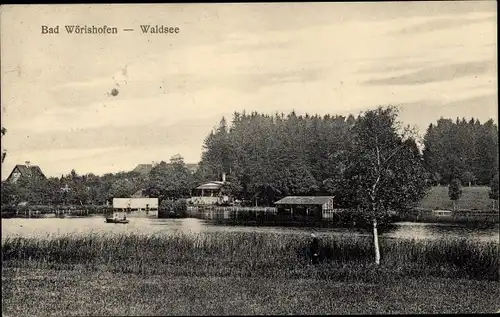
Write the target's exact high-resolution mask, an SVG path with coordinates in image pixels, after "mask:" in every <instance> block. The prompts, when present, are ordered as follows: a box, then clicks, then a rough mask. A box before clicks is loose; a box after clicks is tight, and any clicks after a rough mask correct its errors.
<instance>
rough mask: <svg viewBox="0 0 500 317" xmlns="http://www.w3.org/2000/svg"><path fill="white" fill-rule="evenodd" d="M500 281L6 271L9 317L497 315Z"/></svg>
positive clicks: (4, 286) (4, 289)
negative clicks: (381, 280)
mask: <svg viewBox="0 0 500 317" xmlns="http://www.w3.org/2000/svg"><path fill="white" fill-rule="evenodd" d="M499 297H500V290H499V287H498V282H487V281H474V280H464V279H453V280H450V279H429V278H419V279H405V280H400V281H389V282H384V283H370V282H349V283H346V282H340V281H328V280H321V279H282V278H238V277H186V276H164V275H148V276H142V275H136V274H118V273H111V272H107V271H103V272H99V271H95V272H85V271H78V270H71V271H67V270H29V269H6V270H4V271H3V272H2V315H3V316H6V317H8V316H76V315H80V316H105V315H108V316H109V315H112V316H125V315H135V316H146V315H156V316H162V315H246V314H261V315H264V314H266V315H267V314H270V315H278V314H280V315H281V314H284V315H285V314H296V315H299V314H304V315H313V314H397V313H400V314H421V313H429V314H432V313H488V312H489V313H491V312H496V311H498V309H500V304H498V298H499Z"/></svg>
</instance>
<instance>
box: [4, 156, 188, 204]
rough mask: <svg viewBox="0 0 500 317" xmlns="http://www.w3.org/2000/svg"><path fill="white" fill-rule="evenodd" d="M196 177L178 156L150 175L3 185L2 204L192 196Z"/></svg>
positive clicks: (90, 176)
mask: <svg viewBox="0 0 500 317" xmlns="http://www.w3.org/2000/svg"><path fill="white" fill-rule="evenodd" d="M193 185H194V179H193V175H192V174H191V173H190V172H189V170H188V169H187V168H186V165H185V164H184V161H183V159H182V157H180V156H179V155H177V156H174V157H172V159H171V164H167V163H165V162H163V161H162V162H160V163H159V164H158V165H156V166H155V167H154V168H153V169H152V171H151V172H150V173H149V174H148V175H142V174H140V173H137V172H134V171H131V172H119V173H115V174H112V173H107V174H104V175H102V176H97V175H94V174H92V173H90V174H85V175H78V174H77V173H76V171H75V170H72V171H71V173H69V174H68V175H62V176H61V177H50V178H47V179H45V178H20V179H19V180H18V181H17V182H16V183H9V182H6V181H3V182H2V205H12V204H14V205H15V204H18V203H20V202H29V203H31V204H35V205H64V204H66V205H103V204H106V203H111V202H112V198H126V197H130V196H131V195H134V194H135V193H142V194H144V195H146V196H148V197H157V198H160V199H176V198H181V197H186V196H189V191H190V189H191V188H192V187H193Z"/></svg>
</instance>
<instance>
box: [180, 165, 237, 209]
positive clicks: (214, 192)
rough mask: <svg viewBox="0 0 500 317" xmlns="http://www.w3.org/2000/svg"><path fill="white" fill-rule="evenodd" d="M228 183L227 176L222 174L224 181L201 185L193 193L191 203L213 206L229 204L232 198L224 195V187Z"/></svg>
mask: <svg viewBox="0 0 500 317" xmlns="http://www.w3.org/2000/svg"><path fill="white" fill-rule="evenodd" d="M226 184H228V182H226V174H225V173H223V174H222V181H211V182H208V183H204V184H201V185H200V186H198V187H196V188H195V189H194V190H192V191H191V198H189V200H188V201H190V202H191V203H192V204H194V205H213V204H216V203H218V204H222V203H229V202H230V201H231V198H230V197H229V195H226V194H225V193H224V190H223V189H224V185H226Z"/></svg>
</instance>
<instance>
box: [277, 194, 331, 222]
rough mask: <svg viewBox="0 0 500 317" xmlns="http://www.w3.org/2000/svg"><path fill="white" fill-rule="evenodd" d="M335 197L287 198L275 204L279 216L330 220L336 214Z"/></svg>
mask: <svg viewBox="0 0 500 317" xmlns="http://www.w3.org/2000/svg"><path fill="white" fill-rule="evenodd" d="M333 199H334V196H287V197H285V198H283V199H281V200H278V201H277V202H275V203H274V204H275V205H276V208H277V210H278V213H279V214H288V215H291V216H306V217H313V218H316V219H329V218H332V217H333V214H334V213H335V212H336V209H335V208H334V203H333Z"/></svg>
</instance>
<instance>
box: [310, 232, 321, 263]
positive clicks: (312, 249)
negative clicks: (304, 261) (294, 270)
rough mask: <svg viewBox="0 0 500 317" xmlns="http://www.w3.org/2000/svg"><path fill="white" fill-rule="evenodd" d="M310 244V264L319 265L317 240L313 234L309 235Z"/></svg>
mask: <svg viewBox="0 0 500 317" xmlns="http://www.w3.org/2000/svg"><path fill="white" fill-rule="evenodd" d="M311 238H312V240H311V244H310V246H309V249H310V250H309V251H310V254H311V261H312V264H318V263H319V240H318V238H317V237H316V235H315V234H314V233H311Z"/></svg>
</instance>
